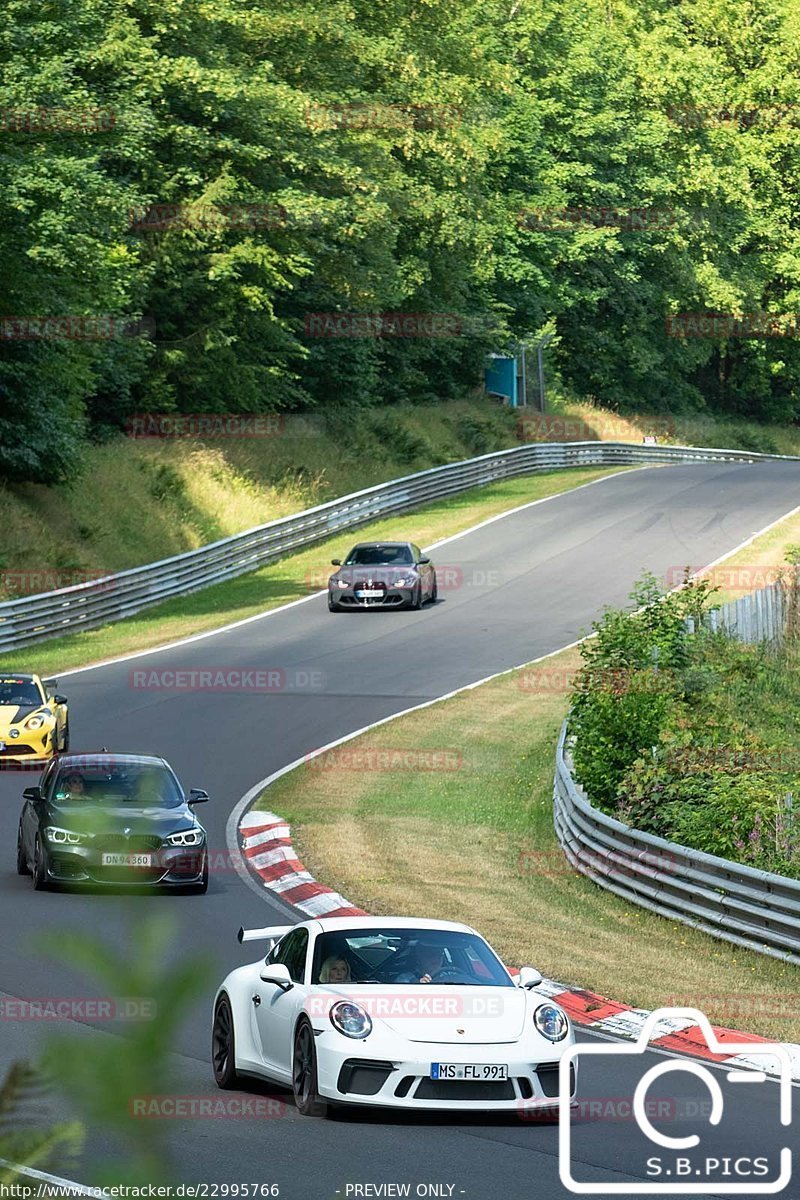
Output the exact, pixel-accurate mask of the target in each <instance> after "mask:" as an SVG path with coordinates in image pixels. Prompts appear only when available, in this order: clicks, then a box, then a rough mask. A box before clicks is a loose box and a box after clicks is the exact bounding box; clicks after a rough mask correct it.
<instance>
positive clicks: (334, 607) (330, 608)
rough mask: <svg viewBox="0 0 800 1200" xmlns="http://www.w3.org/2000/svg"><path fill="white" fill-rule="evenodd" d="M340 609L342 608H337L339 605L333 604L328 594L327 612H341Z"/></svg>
mask: <svg viewBox="0 0 800 1200" xmlns="http://www.w3.org/2000/svg"><path fill="white" fill-rule="evenodd" d="M341 611H342V610H341V609H340V608H339V605H338V604H334V602H333V600H331V598H330V596H328V612H341Z"/></svg>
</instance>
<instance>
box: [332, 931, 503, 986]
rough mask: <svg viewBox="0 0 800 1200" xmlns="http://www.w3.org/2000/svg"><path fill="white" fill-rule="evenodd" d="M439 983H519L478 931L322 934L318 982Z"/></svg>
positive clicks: (491, 984) (475, 984)
mask: <svg viewBox="0 0 800 1200" xmlns="http://www.w3.org/2000/svg"><path fill="white" fill-rule="evenodd" d="M429 982H430V983H436V984H441V985H447V984H454V985H459V984H460V985H471V986H474V987H514V983H513V981H512V979H511V977H510V976H509V974H508V972H507V971H506V969H505V967H504V966H503V964H502V963H501V962H500V960H499V959H498V958H497V956H496V955H495V953H494V952H493V951H492V950H491V949H490V947H489V946H488V945H487V943H486V942H484V940H483V939H482V938H480V937H478V936H477V935H476V934H474V933H467V932H465V931H462V930H450V929H394V928H386V929H352V930H347V932H338V931H337V932H334V933H322V934H320V936H319V937H318V938H317V940H316V944H315V947H314V964H313V968H312V983H322V984H325V983H367V984H370V983H384V984H385V983H389V984H392V983H398V984H409V983H429Z"/></svg>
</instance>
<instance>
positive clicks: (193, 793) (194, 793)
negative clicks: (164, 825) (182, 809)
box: [189, 788, 208, 804]
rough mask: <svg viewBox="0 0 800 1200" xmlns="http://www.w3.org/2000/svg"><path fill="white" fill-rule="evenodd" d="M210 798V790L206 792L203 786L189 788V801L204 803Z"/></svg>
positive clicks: (191, 802)
mask: <svg viewBox="0 0 800 1200" xmlns="http://www.w3.org/2000/svg"><path fill="white" fill-rule="evenodd" d="M207 799H208V792H204V791H203V789H202V788H191V789H190V790H189V803H190V804H202V803H203V801H205V800H207Z"/></svg>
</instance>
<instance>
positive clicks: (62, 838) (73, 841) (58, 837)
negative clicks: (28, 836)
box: [44, 825, 83, 846]
mask: <svg viewBox="0 0 800 1200" xmlns="http://www.w3.org/2000/svg"><path fill="white" fill-rule="evenodd" d="M44 836H45V837H46V838H47V840H48V842H54V843H55V844H56V845H57V846H79V845H80V844H81V842H82V841H83V834H82V833H73V832H72V830H71V829H59V827H58V826H57V825H48V826H47V828H46V829H45V831H44Z"/></svg>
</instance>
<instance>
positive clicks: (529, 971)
mask: <svg viewBox="0 0 800 1200" xmlns="http://www.w3.org/2000/svg"><path fill="white" fill-rule="evenodd" d="M541 982H542V977H541V975H540V974H539V972H538V971H537V970H536V968H535V967H520V969H519V975H518V976H517V987H521V988H535V987H538V986H539V984H540V983H541Z"/></svg>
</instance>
